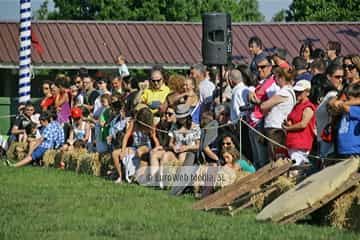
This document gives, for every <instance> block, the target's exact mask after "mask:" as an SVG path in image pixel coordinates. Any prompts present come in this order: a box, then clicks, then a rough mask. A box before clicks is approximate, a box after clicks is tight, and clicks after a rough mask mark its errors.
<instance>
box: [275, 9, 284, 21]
mask: <svg viewBox="0 0 360 240" xmlns="http://www.w3.org/2000/svg"><path fill="white" fill-rule="evenodd" d="M286 13H287V12H286V10H285V9H281V10H280V11H279V12H277V13H276V14H275V15H274V16H273V17H272V19H271V21H272V22H285V18H286Z"/></svg>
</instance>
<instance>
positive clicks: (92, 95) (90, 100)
mask: <svg viewBox="0 0 360 240" xmlns="http://www.w3.org/2000/svg"><path fill="white" fill-rule="evenodd" d="M83 84H84V93H85V95H84V97H85V98H84V107H86V108H87V110H88V111H90V112H92V111H93V109H94V104H95V100H96V98H97V97H98V96H99V95H100V93H99V92H98V91H96V89H95V88H94V80H93V79H92V78H91V77H90V76H89V75H86V76H84V78H83Z"/></svg>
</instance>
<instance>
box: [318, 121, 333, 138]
mask: <svg viewBox="0 0 360 240" xmlns="http://www.w3.org/2000/svg"><path fill="white" fill-rule="evenodd" d="M320 137H321V139H322V140H323V141H324V142H332V140H333V127H332V126H331V124H330V123H328V124H327V125H326V126H325V127H324V129H323V130H322V131H321V135H320Z"/></svg>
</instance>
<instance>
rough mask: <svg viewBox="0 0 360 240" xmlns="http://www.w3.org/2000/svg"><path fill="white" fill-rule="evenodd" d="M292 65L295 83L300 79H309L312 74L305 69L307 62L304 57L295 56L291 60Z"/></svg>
mask: <svg viewBox="0 0 360 240" xmlns="http://www.w3.org/2000/svg"><path fill="white" fill-rule="evenodd" d="M292 65H293V67H294V69H295V78H294V80H295V83H296V82H297V81H300V80H304V79H305V80H308V81H311V79H312V77H313V76H312V75H311V73H310V72H309V71H308V70H307V69H308V63H307V62H306V60H305V58H303V57H295V58H294V59H293V61H292Z"/></svg>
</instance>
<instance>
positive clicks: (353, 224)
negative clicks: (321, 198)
mask: <svg viewBox="0 0 360 240" xmlns="http://www.w3.org/2000/svg"><path fill="white" fill-rule="evenodd" d="M328 207H329V212H328V214H327V216H326V220H327V223H328V224H330V225H331V226H335V227H338V228H346V229H351V230H354V231H357V232H360V218H359V216H360V186H359V185H357V186H356V187H353V188H352V189H350V190H349V191H347V192H346V193H345V194H342V195H341V196H340V197H338V198H337V199H336V200H335V201H333V202H331V203H330V205H329V206H328Z"/></svg>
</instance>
